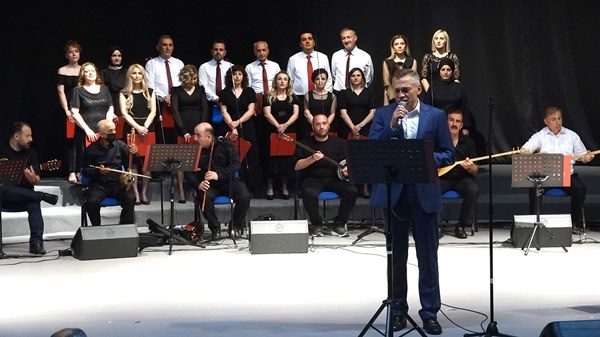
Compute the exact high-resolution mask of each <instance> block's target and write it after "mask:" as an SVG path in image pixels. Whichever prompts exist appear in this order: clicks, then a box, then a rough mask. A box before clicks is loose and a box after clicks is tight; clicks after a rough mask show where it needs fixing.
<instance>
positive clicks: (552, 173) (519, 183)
mask: <svg viewBox="0 0 600 337" xmlns="http://www.w3.org/2000/svg"><path fill="white" fill-rule="evenodd" d="M512 161H513V163H512V184H511V187H534V186H533V184H532V183H531V181H529V180H528V179H527V178H528V177H531V176H548V180H545V181H544V187H565V186H571V157H570V156H565V155H562V154H554V153H535V154H516V155H514V156H513V159H512Z"/></svg>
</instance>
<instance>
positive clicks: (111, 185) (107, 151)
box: [82, 119, 140, 226]
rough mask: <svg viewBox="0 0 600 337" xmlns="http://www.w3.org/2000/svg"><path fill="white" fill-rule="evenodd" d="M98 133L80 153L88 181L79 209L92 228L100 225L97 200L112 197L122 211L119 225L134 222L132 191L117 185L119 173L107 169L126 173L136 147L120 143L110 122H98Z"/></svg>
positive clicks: (133, 197)
mask: <svg viewBox="0 0 600 337" xmlns="http://www.w3.org/2000/svg"><path fill="white" fill-rule="evenodd" d="M98 130H100V139H98V140H97V141H95V142H94V143H92V144H90V146H88V147H87V148H86V149H85V151H83V160H82V161H83V169H82V170H83V175H84V176H85V177H87V178H89V179H90V183H89V188H88V190H87V193H86V200H85V201H84V203H83V208H84V210H85V212H86V213H87V215H88V216H89V218H90V222H91V224H92V226H100V201H102V200H103V199H104V198H107V197H111V198H115V199H117V200H119V202H120V203H121V208H122V209H121V217H120V219H119V223H120V224H132V223H135V214H134V210H133V208H134V206H135V195H134V193H133V189H131V188H130V189H127V188H126V187H127V186H125V185H122V184H121V179H120V177H121V173H118V172H114V171H110V170H108V169H112V170H119V171H127V170H128V169H129V167H127V165H128V164H129V155H130V153H131V154H132V155H133V160H135V161H136V162H138V163H139V161H140V156H139V154H138V153H137V147H136V146H135V144H132V145H131V146H127V144H125V142H123V141H122V140H120V139H116V133H117V130H116V127H115V123H113V122H112V121H110V120H107V119H103V120H101V121H99V122H98ZM92 166H96V167H99V168H95V167H92Z"/></svg>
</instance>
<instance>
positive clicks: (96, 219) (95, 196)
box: [83, 183, 135, 226]
mask: <svg viewBox="0 0 600 337" xmlns="http://www.w3.org/2000/svg"><path fill="white" fill-rule="evenodd" d="M108 197H110V198H115V199H117V200H119V202H120V203H121V217H120V219H119V223H120V224H131V223H135V213H134V209H133V208H134V206H135V195H134V194H133V189H130V190H129V191H126V190H125V187H123V186H122V185H120V184H116V183H113V184H104V185H92V186H90V187H89V188H88V190H87V191H86V198H85V202H84V203H83V208H84V210H85V212H86V213H87V214H88V216H89V217H90V222H91V223H92V226H100V202H101V201H102V200H103V199H104V198H108Z"/></svg>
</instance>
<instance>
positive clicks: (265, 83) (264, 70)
mask: <svg viewBox="0 0 600 337" xmlns="http://www.w3.org/2000/svg"><path fill="white" fill-rule="evenodd" d="M260 65H261V66H262V78H263V79H262V80H263V95H268V94H269V78H268V77H267V68H266V67H265V63H264V62H261V63H260Z"/></svg>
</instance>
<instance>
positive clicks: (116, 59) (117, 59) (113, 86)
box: [100, 46, 127, 138]
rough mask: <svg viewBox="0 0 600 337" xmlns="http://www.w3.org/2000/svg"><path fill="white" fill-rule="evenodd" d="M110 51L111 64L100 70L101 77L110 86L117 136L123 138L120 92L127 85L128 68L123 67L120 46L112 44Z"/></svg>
mask: <svg viewBox="0 0 600 337" xmlns="http://www.w3.org/2000/svg"><path fill="white" fill-rule="evenodd" d="M108 52H109V53H110V65H109V66H108V68H104V69H102V70H100V79H101V80H102V83H103V84H104V85H105V86H107V87H108V91H110V96H111V97H112V100H113V107H114V109H115V118H114V120H113V122H115V124H116V125H117V138H123V127H124V125H123V117H121V115H122V113H121V107H120V104H119V94H120V92H121V90H122V89H123V88H124V87H125V80H126V79H127V68H125V67H123V63H122V62H123V50H122V49H121V47H119V46H111V47H109V48H108Z"/></svg>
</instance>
